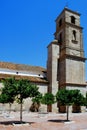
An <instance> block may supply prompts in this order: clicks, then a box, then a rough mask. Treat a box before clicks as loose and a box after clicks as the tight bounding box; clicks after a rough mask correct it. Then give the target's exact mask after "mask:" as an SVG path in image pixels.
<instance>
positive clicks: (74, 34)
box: [72, 30, 78, 44]
mask: <svg viewBox="0 0 87 130" xmlns="http://www.w3.org/2000/svg"><path fill="white" fill-rule="evenodd" d="M72 42H73V43H75V44H76V43H78V41H77V38H76V31H75V30H73V31H72Z"/></svg>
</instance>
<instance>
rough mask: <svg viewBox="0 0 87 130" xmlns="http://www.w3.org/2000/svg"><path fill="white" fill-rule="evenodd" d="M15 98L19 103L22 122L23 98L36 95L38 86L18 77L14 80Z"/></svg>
mask: <svg viewBox="0 0 87 130" xmlns="http://www.w3.org/2000/svg"><path fill="white" fill-rule="evenodd" d="M16 90H17V99H18V103H19V104H20V121H21V122H22V104H23V99H25V98H28V97H35V96H36V95H38V93H39V91H38V87H37V86H36V85H34V84H31V83H30V82H29V81H28V80H24V79H20V80H17V81H16Z"/></svg>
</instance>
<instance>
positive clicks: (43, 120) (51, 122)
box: [0, 112, 87, 130]
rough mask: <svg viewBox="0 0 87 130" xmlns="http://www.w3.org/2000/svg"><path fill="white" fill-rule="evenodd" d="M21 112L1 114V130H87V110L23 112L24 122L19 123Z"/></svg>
mask: <svg viewBox="0 0 87 130" xmlns="http://www.w3.org/2000/svg"><path fill="white" fill-rule="evenodd" d="M19 115H20V113H19V112H11V113H10V116H9V114H7V113H3V114H0V130H87V112H84V113H70V115H69V120H70V121H69V122H66V114H59V113H31V112H23V122H24V123H23V124H19V123H18V121H19Z"/></svg>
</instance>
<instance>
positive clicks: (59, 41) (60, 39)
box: [58, 33, 62, 43]
mask: <svg viewBox="0 0 87 130" xmlns="http://www.w3.org/2000/svg"><path fill="white" fill-rule="evenodd" d="M58 43H62V33H60V34H59V36H58Z"/></svg>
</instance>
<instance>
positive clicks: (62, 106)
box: [59, 105, 66, 113]
mask: <svg viewBox="0 0 87 130" xmlns="http://www.w3.org/2000/svg"><path fill="white" fill-rule="evenodd" d="M59 112H60V113H66V106H65V105H60V106H59Z"/></svg>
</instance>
